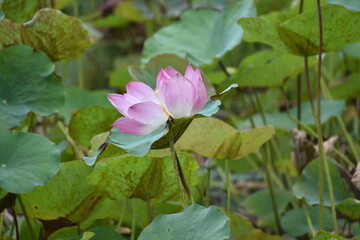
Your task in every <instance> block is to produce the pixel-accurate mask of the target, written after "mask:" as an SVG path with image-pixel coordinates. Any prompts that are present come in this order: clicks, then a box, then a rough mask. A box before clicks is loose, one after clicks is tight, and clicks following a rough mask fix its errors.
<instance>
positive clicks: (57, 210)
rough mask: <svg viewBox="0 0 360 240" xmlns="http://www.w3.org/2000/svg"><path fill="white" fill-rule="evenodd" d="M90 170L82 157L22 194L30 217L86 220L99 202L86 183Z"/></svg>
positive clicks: (66, 163) (62, 165) (64, 164)
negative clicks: (40, 184)
mask: <svg viewBox="0 0 360 240" xmlns="http://www.w3.org/2000/svg"><path fill="white" fill-rule="evenodd" d="M91 171H92V168H91V167H88V166H86V164H84V163H83V162H82V161H80V160H77V161H69V162H64V163H62V164H61V168H60V171H59V173H58V174H57V175H55V177H54V178H53V179H51V181H50V182H49V183H48V184H47V185H46V186H41V187H36V188H35V189H34V190H32V191H31V192H28V193H25V194H22V195H21V197H22V200H23V202H24V204H25V206H26V209H27V212H28V214H29V216H30V217H32V218H39V219H42V220H55V219H60V218H65V219H68V220H69V221H71V222H77V223H79V222H81V221H82V220H84V219H86V217H88V215H89V213H91V209H92V208H93V207H94V206H95V205H96V204H97V203H98V202H99V201H100V197H99V196H97V195H95V194H94V193H93V188H92V186H90V185H88V184H87V183H86V177H87V176H88V175H89V174H90V173H91ZM59 193H61V194H59Z"/></svg>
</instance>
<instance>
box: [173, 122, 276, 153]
mask: <svg viewBox="0 0 360 240" xmlns="http://www.w3.org/2000/svg"><path fill="white" fill-rule="evenodd" d="M274 133H275V131H274V128H273V127H271V126H265V127H261V128H255V129H252V130H249V131H244V132H239V131H237V130H236V129H235V128H233V127H232V126H230V125H228V124H227V123H225V122H223V121H221V120H218V119H215V118H198V119H194V120H193V121H192V123H191V124H190V126H189V128H188V129H187V131H186V132H185V133H184V134H183V135H182V137H181V138H180V139H179V140H178V142H177V143H176V145H175V146H176V148H177V149H179V150H188V151H193V152H196V153H198V154H200V155H202V156H205V157H214V158H219V159H239V158H241V157H243V156H246V155H248V154H250V153H253V152H256V151H258V150H259V148H260V146H261V145H262V144H263V143H265V142H266V141H268V140H269V139H270V138H271V137H272V135H273V134H274Z"/></svg>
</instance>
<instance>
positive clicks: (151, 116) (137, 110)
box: [127, 102, 168, 125]
mask: <svg viewBox="0 0 360 240" xmlns="http://www.w3.org/2000/svg"><path fill="white" fill-rule="evenodd" d="M127 113H128V116H129V118H131V119H134V120H136V121H138V122H141V123H144V124H151V125H161V124H164V123H165V122H166V121H167V120H168V116H167V115H166V114H165V112H164V110H162V109H161V108H160V107H159V105H157V104H156V103H153V102H142V103H137V104H134V105H132V106H131V107H130V108H129V110H128V112H127Z"/></svg>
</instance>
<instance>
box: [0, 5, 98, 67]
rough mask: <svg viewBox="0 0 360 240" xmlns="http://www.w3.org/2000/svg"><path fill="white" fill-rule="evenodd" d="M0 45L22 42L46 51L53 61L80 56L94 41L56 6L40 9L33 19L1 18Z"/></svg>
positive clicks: (79, 25)
mask: <svg viewBox="0 0 360 240" xmlns="http://www.w3.org/2000/svg"><path fill="white" fill-rule="evenodd" d="M0 33H3V34H4V36H6V37H5V38H4V39H3V38H1V40H0V48H4V47H7V46H9V45H12V44H25V45H28V46H31V47H33V48H35V49H37V50H41V51H43V52H45V53H46V54H47V55H48V56H49V58H51V60H52V61H68V60H72V59H75V58H78V57H80V56H81V55H82V54H83V53H84V51H85V49H86V48H88V47H90V46H91V45H92V44H93V42H92V40H91V38H90V36H89V32H88V31H87V29H86V28H85V27H84V25H83V24H82V22H81V21H80V20H79V19H77V18H75V17H71V16H67V15H65V14H63V13H62V12H60V11H58V10H55V9H48V8H45V9H41V10H39V11H37V13H36V14H35V16H34V18H33V19H32V20H31V21H29V22H26V23H23V24H19V23H14V22H11V21H10V20H8V19H3V20H2V21H0Z"/></svg>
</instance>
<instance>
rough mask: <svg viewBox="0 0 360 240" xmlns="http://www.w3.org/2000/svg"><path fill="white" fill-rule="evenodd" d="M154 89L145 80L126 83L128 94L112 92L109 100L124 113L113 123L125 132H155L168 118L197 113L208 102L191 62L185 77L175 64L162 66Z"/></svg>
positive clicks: (198, 71) (198, 73) (190, 115)
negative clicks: (174, 67) (175, 67)
mask: <svg viewBox="0 0 360 240" xmlns="http://www.w3.org/2000/svg"><path fill="white" fill-rule="evenodd" d="M156 88H157V90H156V91H154V90H153V89H151V88H150V87H149V86H147V85H146V84H144V83H142V82H129V83H127V84H126V91H127V93H124V94H109V95H108V99H109V101H110V102H111V104H112V105H114V106H115V107H116V108H117V109H118V110H119V112H120V113H121V114H122V115H123V116H124V117H121V118H119V119H117V120H116V121H115V122H114V123H113V127H115V128H117V129H119V130H120V132H122V133H127V134H133V135H145V134H148V133H150V132H153V131H155V130H156V129H158V128H159V127H160V126H161V125H163V124H164V123H166V122H167V121H168V119H169V118H173V119H179V118H188V117H192V116H194V115H195V114H196V113H198V112H199V111H200V110H202V109H203V107H204V106H205V104H206V99H207V96H206V89H205V86H204V83H203V81H202V78H201V74H200V69H199V68H198V69H196V70H195V71H194V70H193V68H192V67H191V65H190V64H189V66H188V67H187V69H186V72H185V76H182V75H181V74H180V73H178V72H177V71H176V70H175V69H173V68H172V67H166V68H165V69H161V70H160V72H159V74H158V76H157V80H156Z"/></svg>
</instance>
